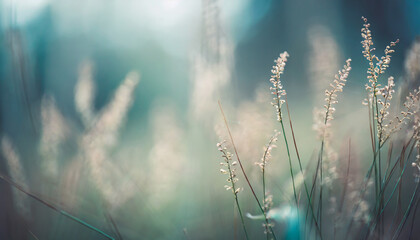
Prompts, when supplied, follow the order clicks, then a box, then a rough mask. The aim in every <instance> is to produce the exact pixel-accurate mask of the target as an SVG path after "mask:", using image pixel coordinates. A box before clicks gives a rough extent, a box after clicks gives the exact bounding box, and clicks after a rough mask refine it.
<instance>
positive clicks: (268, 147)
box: [255, 130, 280, 171]
mask: <svg viewBox="0 0 420 240" xmlns="http://www.w3.org/2000/svg"><path fill="white" fill-rule="evenodd" d="M279 134H280V132H278V131H277V130H274V134H273V136H271V138H270V140H269V141H268V143H267V145H266V146H265V147H264V154H263V156H262V158H261V161H259V162H256V163H255V164H256V165H258V166H259V167H260V168H261V170H262V171H264V169H265V167H266V165H267V162H268V161H269V160H270V159H271V158H272V156H271V151H272V150H273V149H274V148H276V147H277V146H276V145H275V143H276V142H277V140H278V136H279Z"/></svg>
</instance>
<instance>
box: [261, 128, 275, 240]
mask: <svg viewBox="0 0 420 240" xmlns="http://www.w3.org/2000/svg"><path fill="white" fill-rule="evenodd" d="M275 136H276V134H275V135H274V136H273V137H271V138H270V141H269V142H268V145H267V149H265V151H264V155H263V159H262V161H263V164H264V165H263V168H262V184H263V206H264V212H266V214H267V209H266V207H265V205H266V189H265V166H266V164H267V155H268V154H269V151H270V146H271V145H272V144H273V142H274V141H275V139H276V137H275ZM265 230H266V232H267V234H266V236H267V240H268V239H269V234H268V233H269V229H268V225H265Z"/></svg>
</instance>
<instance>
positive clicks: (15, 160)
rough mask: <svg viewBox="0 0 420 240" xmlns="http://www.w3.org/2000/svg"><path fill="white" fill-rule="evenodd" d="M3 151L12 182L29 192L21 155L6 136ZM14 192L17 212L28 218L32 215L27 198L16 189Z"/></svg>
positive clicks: (3, 140) (2, 144)
mask: <svg viewBox="0 0 420 240" xmlns="http://www.w3.org/2000/svg"><path fill="white" fill-rule="evenodd" d="M1 150H2V152H3V156H4V158H5V159H6V163H7V166H8V168H9V174H10V177H11V178H12V180H13V181H14V182H16V183H17V184H19V185H21V186H22V187H23V188H24V189H25V190H28V185H27V181H26V177H25V173H24V170H23V166H22V163H21V161H20V157H19V154H18V152H17V151H16V149H15V148H14V146H13V145H12V142H11V141H10V139H9V138H8V137H6V136H4V137H3V138H2V140H1ZM12 191H13V197H14V204H15V207H16V210H17V211H18V212H19V213H20V214H21V216H22V217H25V218H28V217H29V215H30V208H29V201H28V198H27V196H26V195H25V194H24V193H23V192H21V191H19V190H18V189H16V188H13V189H12Z"/></svg>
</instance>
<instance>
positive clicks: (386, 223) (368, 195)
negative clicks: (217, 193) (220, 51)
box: [217, 17, 420, 239]
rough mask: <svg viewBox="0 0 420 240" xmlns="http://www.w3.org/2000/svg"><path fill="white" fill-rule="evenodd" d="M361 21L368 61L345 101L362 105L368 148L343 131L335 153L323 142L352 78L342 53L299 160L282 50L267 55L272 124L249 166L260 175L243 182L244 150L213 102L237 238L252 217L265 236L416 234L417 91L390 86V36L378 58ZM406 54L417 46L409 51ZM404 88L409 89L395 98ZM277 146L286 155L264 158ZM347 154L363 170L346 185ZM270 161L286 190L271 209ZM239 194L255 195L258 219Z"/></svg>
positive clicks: (414, 62) (419, 175)
mask: <svg viewBox="0 0 420 240" xmlns="http://www.w3.org/2000/svg"><path fill="white" fill-rule="evenodd" d="M362 22H363V27H362V29H361V37H362V41H361V45H362V52H361V53H362V55H363V57H364V58H365V60H366V66H367V70H366V84H365V90H366V92H365V95H366V98H365V99H359V100H357V99H355V100H354V102H356V103H357V102H358V103H359V104H361V105H362V104H363V105H364V106H365V108H366V111H365V113H364V114H366V116H365V117H366V119H369V120H368V121H366V122H365V124H366V125H367V129H369V131H367V132H361V134H364V135H363V136H361V137H363V138H365V139H368V140H369V142H370V146H369V149H370V151H369V152H362V151H363V149H362V148H355V147H354V145H355V144H354V143H353V141H352V139H351V138H350V137H349V138H348V141H347V142H346V143H344V144H343V145H344V146H346V147H344V148H342V149H340V150H337V149H335V148H334V145H333V144H332V143H333V142H334V130H333V129H332V127H331V126H332V125H333V124H334V113H335V111H336V108H340V102H339V100H340V97H341V96H340V95H341V93H342V92H343V91H346V90H345V87H346V83H347V81H351V80H352V76H351V69H352V68H351V65H350V64H351V59H348V60H346V61H345V63H344V66H343V67H342V69H341V70H338V72H337V74H336V75H335V77H334V78H333V79H331V80H330V84H329V87H328V88H327V89H325V90H324V98H325V101H324V105H323V106H322V108H316V109H315V110H314V123H313V129H314V130H315V132H316V136H317V139H318V141H319V142H318V144H319V145H318V146H315V154H313V156H314V157H312V159H313V161H306V159H301V155H300V154H299V149H300V148H301V147H302V146H299V145H298V144H297V143H298V141H299V139H296V135H297V134H295V133H296V132H297V131H299V126H297V128H294V121H293V120H292V116H291V111H292V110H293V109H289V104H288V101H287V92H286V89H285V88H284V87H283V84H282V81H287V79H283V77H282V76H283V73H284V72H285V71H287V66H286V65H287V64H286V63H287V60H288V58H289V57H290V56H289V53H288V52H283V53H281V54H280V56H279V57H278V58H277V59H275V60H274V66H273V67H272V70H271V77H270V79H269V81H270V82H271V87H270V89H269V90H270V92H271V95H272V102H271V105H273V107H274V111H273V113H274V114H273V117H274V118H276V120H277V123H278V125H277V127H276V128H277V129H279V130H278V131H277V130H275V133H274V135H273V136H272V137H271V138H269V139H267V144H266V146H265V147H264V149H263V151H261V155H262V158H261V160H260V161H258V162H257V163H256V165H257V166H256V167H259V170H260V173H259V174H260V177H258V178H253V179H251V178H250V175H251V173H250V172H247V171H245V168H244V167H243V161H244V160H243V155H242V154H241V153H240V152H239V151H238V148H237V146H236V144H235V141H236V138H235V135H234V134H232V131H231V127H230V126H229V115H228V114H225V112H224V110H223V107H222V104H221V103H220V102H219V107H220V112H221V115H222V118H223V119H224V125H225V129H226V131H227V133H228V134H227V139H223V140H222V142H221V143H218V144H217V146H218V148H219V151H220V152H221V153H222V157H223V159H224V161H223V162H222V163H221V165H222V169H221V170H220V171H221V173H222V174H227V175H228V178H227V181H228V182H229V184H228V185H226V186H225V188H226V190H229V191H231V192H232V193H233V199H234V202H235V206H236V209H237V211H238V212H239V217H236V218H234V223H232V225H234V224H236V223H235V222H236V221H240V223H241V225H242V229H243V236H244V237H245V238H246V239H249V235H250V233H249V229H251V227H250V226H251V225H253V224H256V222H255V221H260V222H261V224H262V229H261V231H262V232H264V234H265V235H266V238H267V239H299V238H302V239H415V236H414V235H413V229H415V228H416V227H417V228H418V226H419V224H420V223H419V222H418V219H417V218H416V215H417V209H418V205H419V203H420V196H419V183H420V133H419V130H420V125H419V124H420V112H419V110H420V102H419V100H420V92H419V91H420V89H417V88H415V87H413V86H412V84H411V85H410V81H406V82H404V83H402V84H400V85H399V86H398V87H397V86H396V84H395V82H394V77H393V76H388V75H387V70H388V68H389V66H390V63H391V58H392V55H393V54H394V53H395V48H396V47H397V45H398V42H399V40H398V39H397V40H395V41H393V42H390V44H389V45H388V46H386V48H385V49H384V51H383V54H382V56H380V55H377V54H379V53H377V51H376V48H375V46H374V41H373V35H372V32H371V30H370V27H371V26H370V24H369V22H368V20H367V19H366V18H364V17H362ZM415 51H418V50H416V47H414V50H413V52H415ZM414 56H418V54H417V55H416V54H415V53H412V55H410V56H409V59H408V60H407V63H406V70H408V72H409V74H408V75H409V76H408V77H409V78H410V79H411V78H415V76H417V75H418V72H419V71H418V66H419V61H418V59H416V57H414ZM323 81H324V80H323ZM407 89H408V95H407V96H406V97H405V98H404V97H401V95H402V94H403V93H404V91H405V90H407ZM267 91H268V90H267ZM267 104H269V103H267ZM338 129H340V128H338ZM354 131H355V132H357V131H356V130H354ZM240 141H241V140H240ZM277 145H278V148H279V150H278V151H283V152H285V153H286V154H284V155H283V156H285V157H279V158H277V157H273V156H272V154H271V151H272V149H273V148H275V147H277ZM305 147H307V146H305ZM356 155H357V156H365V157H364V158H362V161H363V164H365V165H366V166H368V167H367V168H366V169H364V173H362V175H361V176H362V179H359V180H356V181H355V180H354V179H352V178H351V177H350V175H352V174H353V173H352V171H351V165H352V164H354V163H353V161H354V159H355V157H354V156H356ZM245 158H248V157H247V156H245ZM272 161H279V162H281V166H283V167H285V168H286V167H287V168H288V171H289V179H290V180H291V184H290V185H291V187H292V189H293V191H292V194H291V196H290V198H289V201H288V202H287V203H286V205H281V206H280V207H277V206H276V207H275V204H274V202H276V204H277V203H280V202H281V201H280V200H277V199H282V197H281V196H279V195H273V194H272V193H270V191H269V189H274V188H276V186H275V185H274V184H272V185H269V183H272V182H270V181H268V178H269V176H268V175H267V174H266V172H267V169H268V168H270V167H271V166H270V163H271V162H272ZM305 164H306V165H305ZM237 166H239V167H237ZM410 168H412V169H410ZM339 169H344V171H339ZM412 172H414V175H412V174H411V173H412ZM254 179H258V180H254ZM403 180H404V181H403ZM280 184H283V183H280ZM248 193H249V194H248ZM405 196H410V197H409V199H407V198H406V197H405ZM244 198H251V199H253V200H254V202H255V208H256V209H258V210H257V211H259V215H253V214H251V213H250V212H252V211H254V209H253V208H251V209H246V208H244V206H248V205H244V206H242V204H241V199H244ZM243 201H244V200H243ZM244 212H248V213H247V214H244ZM244 216H246V217H244ZM253 229H255V228H253Z"/></svg>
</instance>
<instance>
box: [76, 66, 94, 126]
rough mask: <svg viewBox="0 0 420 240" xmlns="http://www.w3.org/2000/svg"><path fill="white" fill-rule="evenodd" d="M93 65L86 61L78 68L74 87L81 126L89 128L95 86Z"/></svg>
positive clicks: (92, 115)
mask: <svg viewBox="0 0 420 240" xmlns="http://www.w3.org/2000/svg"><path fill="white" fill-rule="evenodd" d="M92 72H93V63H92V62H91V61H88V60H86V61H85V62H83V63H82V64H81V66H80V70H79V78H78V80H77V83H76V87H75V96H74V100H75V105H76V110H77V111H78V112H79V114H80V117H81V119H82V122H83V124H84V125H85V126H86V127H89V126H90V125H91V124H92V121H93V119H94V116H95V114H94V107H93V106H94V104H93V102H94V97H95V84H94V82H93V73H92Z"/></svg>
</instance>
